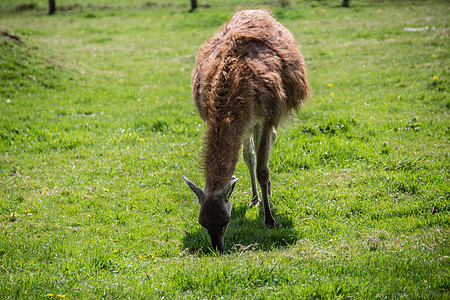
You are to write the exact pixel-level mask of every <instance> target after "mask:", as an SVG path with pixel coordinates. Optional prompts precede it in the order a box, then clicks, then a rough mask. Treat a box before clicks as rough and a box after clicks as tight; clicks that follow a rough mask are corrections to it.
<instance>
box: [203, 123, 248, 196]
mask: <svg viewBox="0 0 450 300" xmlns="http://www.w3.org/2000/svg"><path fill="white" fill-rule="evenodd" d="M232 123H233V122H230V120H229V119H228V120H224V121H222V122H216V123H215V122H210V121H207V131H206V149H205V153H204V166H205V177H206V185H205V191H206V192H215V191H220V190H222V189H223V188H224V187H225V186H226V185H227V184H228V183H229V182H230V181H231V179H232V176H233V173H234V169H235V167H236V163H237V161H238V157H239V150H240V147H241V141H242V135H243V133H244V128H242V126H236V125H237V124H232Z"/></svg>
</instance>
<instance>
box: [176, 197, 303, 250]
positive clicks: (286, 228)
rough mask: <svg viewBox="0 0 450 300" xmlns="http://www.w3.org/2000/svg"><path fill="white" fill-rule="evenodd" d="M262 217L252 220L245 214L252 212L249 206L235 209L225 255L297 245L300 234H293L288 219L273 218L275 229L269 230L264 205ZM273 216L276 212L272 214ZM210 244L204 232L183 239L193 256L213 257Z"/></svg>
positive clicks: (260, 210)
mask: <svg viewBox="0 0 450 300" xmlns="http://www.w3.org/2000/svg"><path fill="white" fill-rule="evenodd" d="M259 208H260V209H259V217H258V218H256V219H254V218H252V219H249V218H247V217H246V212H247V210H249V209H255V208H251V207H249V206H247V205H244V204H242V205H238V206H237V207H233V209H232V212H231V222H230V225H229V226H228V230H227V233H226V235H225V251H226V252H228V251H229V250H231V251H232V252H233V251H243V250H247V249H251V250H254V249H258V250H264V251H267V250H272V249H275V248H283V247H287V246H290V245H292V244H295V242H296V241H297V239H298V233H297V232H296V231H295V230H294V222H293V220H292V219H291V218H289V217H287V216H285V215H282V214H281V215H277V214H276V213H275V214H274V218H275V220H276V228H275V229H268V228H267V227H265V225H264V212H263V210H262V203H261V205H260V206H259ZM272 213H274V210H272ZM210 247H211V242H210V239H209V236H208V233H207V232H206V230H205V229H204V228H196V229H194V230H190V231H187V232H186V234H185V236H184V237H183V249H188V250H189V252H190V253H199V254H208V253H211V252H212V251H211V248H210Z"/></svg>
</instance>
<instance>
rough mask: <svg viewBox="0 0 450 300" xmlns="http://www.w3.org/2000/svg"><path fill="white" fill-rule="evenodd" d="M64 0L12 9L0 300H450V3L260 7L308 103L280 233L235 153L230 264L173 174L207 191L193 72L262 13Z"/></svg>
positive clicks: (5, 90)
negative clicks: (279, 28)
mask: <svg viewBox="0 0 450 300" xmlns="http://www.w3.org/2000/svg"><path fill="white" fill-rule="evenodd" d="M56 2H57V5H58V8H59V10H58V12H57V13H56V14H55V15H53V16H47V15H46V14H45V13H46V7H45V6H46V1H28V2H27V3H28V4H31V5H28V6H24V5H19V4H18V3H17V1H12V0H5V1H2V4H0V30H2V31H6V32H8V33H10V34H14V35H15V36H17V37H18V38H19V39H20V41H21V42H22V43H19V42H17V41H15V40H14V39H11V38H8V37H6V36H3V35H1V36H0V87H1V90H0V299H61V298H65V299H73V298H106V299H115V298H129V299H139V298H143V299H151V298H163V297H164V298H168V299H180V298H182V299H197V298H201V299H216V298H225V299H246V298H253V299H266V298H267V299H298V298H303V299H329V298H337V299H347V298H357V299H392V298H406V299H448V298H449V297H450V261H449V256H450V244H449V239H450V216H449V205H450V199H449V198H450V183H449V177H450V176H449V166H450V157H449V148H450V147H449V137H450V135H449V134H450V132H449V130H450V118H449V108H450V94H449V90H450V89H449V85H450V82H449V78H450V76H449V66H450V56H449V49H450V43H449V37H448V35H449V26H450V24H449V18H448V16H449V15H450V7H449V5H448V1H444V0H443V1H351V4H352V7H351V8H349V9H344V8H341V7H338V5H339V3H340V1H293V0H292V1H290V2H291V4H292V6H291V8H283V7H280V6H278V5H277V3H278V1H266V2H264V3H263V4H262V5H263V6H264V7H267V8H269V9H271V10H272V11H273V15H274V16H275V17H276V18H277V19H278V20H279V21H280V22H281V23H283V24H284V25H285V26H286V27H287V28H288V29H290V30H291V31H292V33H293V34H294V36H295V37H296V39H297V40H298V42H299V44H300V45H301V48H302V52H303V54H304V56H305V59H306V61H307V67H308V75H309V78H310V82H311V85H312V88H313V93H314V95H313V97H312V98H311V99H310V100H309V102H308V103H307V105H305V107H304V108H303V109H302V110H301V111H300V112H299V113H298V114H296V115H295V116H293V118H291V120H289V121H286V122H285V123H284V124H283V128H282V129H280V130H279V135H278V139H277V142H276V143H275V145H274V149H273V152H272V155H271V160H270V169H271V172H272V173H271V176H272V191H273V195H272V198H271V202H272V206H273V208H274V214H275V219H276V220H277V228H276V229H275V230H268V229H266V228H265V227H264V224H263V217H262V215H261V212H260V211H259V209H258V208H250V207H248V203H249V202H250V200H251V188H250V180H249V177H248V175H247V170H246V166H245V164H244V162H243V161H242V160H240V161H239V162H238V165H237V169H236V174H235V175H236V176H237V177H240V178H241V180H239V182H238V184H237V188H236V191H235V192H234V194H233V197H232V203H233V211H232V219H231V223H230V227H229V229H228V233H227V235H226V237H225V239H226V240H225V243H226V244H225V246H226V253H225V254H224V255H220V256H217V255H215V254H212V253H211V252H210V251H209V249H208V247H209V237H208V235H207V233H206V232H205V231H204V229H203V228H201V226H200V225H199V224H198V222H197V216H198V209H199V205H198V202H197V200H196V199H195V197H194V196H193V194H192V193H191V191H190V190H189V188H188V187H187V186H186V185H185V184H184V182H183V180H182V178H181V176H182V175H183V174H184V175H187V176H188V177H189V178H190V179H191V180H193V181H194V182H197V183H201V182H203V175H202V171H201V170H200V169H199V165H200V163H199V154H200V153H201V146H202V135H203V131H204V128H205V126H204V124H203V122H202V121H201V119H200V117H199V116H198V114H197V112H196V109H195V106H194V104H193V101H192V99H191V96H190V73H191V70H192V68H193V66H194V59H195V55H196V52H197V49H198V46H199V45H200V44H201V43H202V42H203V41H204V40H205V38H206V37H207V36H210V35H212V34H213V33H214V31H215V30H216V29H217V28H218V27H219V26H220V25H221V24H222V23H223V22H225V21H226V20H227V19H228V18H230V16H231V15H232V14H233V12H234V10H235V7H236V6H238V5H242V6H243V7H245V8H254V7H257V6H258V5H261V3H262V2H263V1H227V2H225V1H218V0H212V1H199V2H200V4H204V3H206V2H207V3H209V4H211V7H210V8H201V9H199V10H198V11H196V12H195V13H193V14H189V13H187V10H188V8H189V7H188V4H189V1H187V0H186V1H182V0H174V1H170V3H169V4H167V3H166V2H169V1H160V0H154V1H151V2H149V1H138V0H133V1H127V2H126V3H127V4H126V5H124V4H123V3H124V2H125V1H101V0H97V1H87V0H72V1H63V0H61V1H60V0H57V1H56ZM225 3H226V4H225ZM260 7H261V6H260Z"/></svg>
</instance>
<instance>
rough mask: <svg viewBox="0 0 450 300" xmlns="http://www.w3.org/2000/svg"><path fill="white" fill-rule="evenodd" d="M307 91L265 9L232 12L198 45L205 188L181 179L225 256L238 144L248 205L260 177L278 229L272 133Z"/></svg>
mask: <svg viewBox="0 0 450 300" xmlns="http://www.w3.org/2000/svg"><path fill="white" fill-rule="evenodd" d="M309 92H310V88H309V83H308V81H307V79H306V68H305V62H304V59H303V57H302V55H301V53H300V51H299V49H298V46H297V43H296V41H295V39H294V37H293V36H292V34H291V33H290V32H289V31H288V30H287V29H286V28H284V27H283V26H282V25H281V24H280V23H278V22H277V21H276V20H275V19H274V18H273V17H272V16H271V15H270V13H269V12H267V11H265V10H244V11H238V12H236V13H235V14H234V15H233V17H232V18H231V19H230V21H228V22H227V23H226V24H224V25H223V26H222V27H221V28H220V29H219V30H218V32H217V33H216V34H214V35H213V36H212V37H211V39H209V40H207V41H206V42H205V43H204V44H203V45H202V46H200V49H199V52H198V54H197V58H196V67H195V69H194V71H193V73H192V95H193V98H194V99H195V104H196V106H197V109H198V111H199V113H200V116H201V118H202V119H203V120H204V121H205V122H206V134H205V144H206V145H205V151H204V153H203V164H204V172H205V181H206V182H205V190H204V191H203V190H202V189H201V188H199V187H198V186H197V185H195V184H194V183H193V182H191V181H190V180H189V179H187V178H186V177H185V176H183V178H184V180H185V181H186V183H187V184H188V186H189V188H190V189H191V190H192V191H193V192H194V193H195V195H196V196H197V198H198V201H199V202H200V215H199V223H200V224H201V225H202V226H203V227H205V228H206V229H207V231H208V234H209V236H210V238H211V243H212V247H213V249H214V250H218V251H220V252H223V250H224V237H225V232H226V230H227V227H228V223H229V222H230V215H231V203H230V196H231V193H232V192H233V190H234V187H235V185H236V181H237V179H236V178H235V177H234V176H233V173H234V169H235V167H236V163H237V161H238V157H239V150H240V147H241V144H243V158H244V161H245V163H246V165H247V167H248V169H249V173H250V178H251V183H252V192H253V197H252V201H251V205H258V204H259V202H260V200H259V197H258V188H257V186H256V179H257V180H258V182H259V185H260V187H261V194H262V199H263V203H264V213H265V220H264V223H265V225H266V226H267V227H269V228H274V227H275V219H274V218H273V216H272V213H271V210H270V205H269V194H270V193H271V191H270V179H269V155H270V148H271V147H272V144H273V142H274V141H275V139H276V131H275V128H276V127H277V125H278V124H279V122H280V120H281V119H282V117H283V116H285V115H287V114H288V113H289V112H290V111H292V110H296V109H297V108H298V107H299V105H300V104H301V103H302V102H303V100H304V99H305V98H306V97H307V96H308V94H309ZM255 152H256V174H255Z"/></svg>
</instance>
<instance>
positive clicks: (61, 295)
mask: <svg viewBox="0 0 450 300" xmlns="http://www.w3.org/2000/svg"><path fill="white" fill-rule="evenodd" d="M56 296H58V297H59V298H65V297H66V295H63V294H58V295H56Z"/></svg>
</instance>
